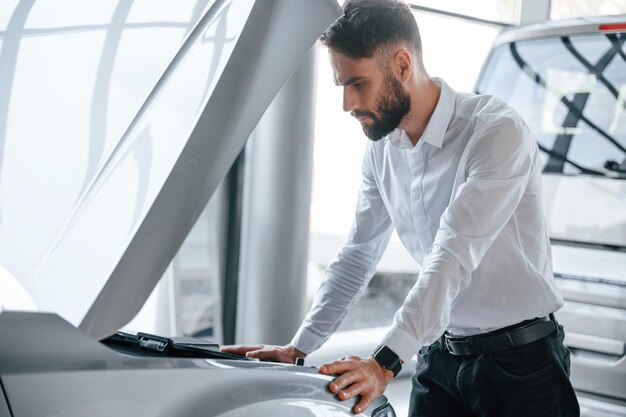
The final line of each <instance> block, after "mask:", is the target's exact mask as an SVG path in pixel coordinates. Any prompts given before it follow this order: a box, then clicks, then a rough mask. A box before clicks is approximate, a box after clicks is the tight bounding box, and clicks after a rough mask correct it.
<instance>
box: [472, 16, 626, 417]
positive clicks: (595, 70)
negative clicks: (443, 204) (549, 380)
mask: <svg viewBox="0 0 626 417" xmlns="http://www.w3.org/2000/svg"><path fill="white" fill-rule="evenodd" d="M625 44H626V16H612V17H604V18H585V19H576V20H567V21H550V22H546V23H540V24H533V25H529V26H525V27H519V28H513V29H507V30H505V31H503V32H502V33H501V34H500V35H499V36H498V38H497V39H496V41H495V44H494V46H493V49H492V51H491V53H490V55H489V57H488V59H487V60H486V62H485V64H484V66H483V69H482V71H481V75H480V77H479V79H478V81H477V84H476V92H477V93H480V94H492V95H495V96H498V97H500V98H501V99H503V100H505V101H506V102H508V103H509V104H511V105H512V106H513V107H514V108H515V109H517V111H518V112H519V113H520V114H521V115H522V117H523V118H524V120H525V121H526V122H527V124H528V125H529V127H530V129H531V130H532V132H533V133H534V135H535V137H536V139H537V142H538V145H539V149H540V151H541V155H542V158H543V162H544V168H543V173H544V175H543V178H544V181H543V187H544V206H545V213H546V218H547V221H548V226H549V231H550V237H551V241H552V248H553V249H552V250H553V258H554V275H555V277H556V280H557V283H558V286H559V288H560V290H561V292H562V294H563V296H564V298H565V300H566V304H565V306H564V308H563V309H562V310H561V311H559V312H558V313H557V318H558V320H559V321H560V322H561V323H562V324H563V325H564V326H565V330H566V334H567V336H566V341H565V342H566V344H567V345H568V347H569V349H570V351H571V361H572V368H571V379H572V383H573V384H574V387H575V389H576V391H577V392H578V395H579V399H580V404H581V413H582V415H583V416H626V356H625V355H626V46H625Z"/></svg>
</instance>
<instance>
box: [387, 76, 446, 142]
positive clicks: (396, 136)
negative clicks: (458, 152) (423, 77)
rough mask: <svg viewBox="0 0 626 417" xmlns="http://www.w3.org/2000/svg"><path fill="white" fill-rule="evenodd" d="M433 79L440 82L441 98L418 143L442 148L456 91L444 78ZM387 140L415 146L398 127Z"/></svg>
mask: <svg viewBox="0 0 626 417" xmlns="http://www.w3.org/2000/svg"><path fill="white" fill-rule="evenodd" d="M433 81H435V82H436V83H437V84H439V86H440V87H441V92H440V94H439V100H438V101H437V105H436V106H435V110H434V111H433V114H432V115H431V116H430V120H429V121H428V124H427V125H426V129H424V133H423V134H422V137H421V138H420V140H419V142H418V145H419V144H420V143H421V142H426V143H429V144H431V145H433V146H435V147H437V148H441V147H442V145H443V138H444V136H445V134H446V130H447V129H448V125H449V124H450V118H451V117H452V112H453V110H454V101H455V95H456V93H455V91H454V90H453V89H452V87H450V86H449V85H448V84H446V82H445V81H443V80H442V79H440V78H433ZM387 140H388V141H389V142H391V143H393V144H394V145H396V146H398V147H399V148H402V149H406V148H413V144H411V141H410V140H409V138H408V136H407V134H406V133H405V132H404V131H403V130H401V129H396V130H394V131H393V132H391V133H390V134H389V135H388V136H387Z"/></svg>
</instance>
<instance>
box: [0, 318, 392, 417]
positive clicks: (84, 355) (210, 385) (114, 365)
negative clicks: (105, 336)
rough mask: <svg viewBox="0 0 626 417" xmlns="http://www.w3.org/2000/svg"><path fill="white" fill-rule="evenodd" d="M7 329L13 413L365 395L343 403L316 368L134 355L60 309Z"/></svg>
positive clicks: (165, 412) (324, 402)
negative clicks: (58, 312) (102, 339)
mask: <svg viewBox="0 0 626 417" xmlns="http://www.w3.org/2000/svg"><path fill="white" fill-rule="evenodd" d="M0 329H2V332H3V335H4V336H6V335H9V336H8V337H2V338H0V357H2V358H3V360H2V362H1V363H0V378H1V380H2V385H3V387H4V391H5V392H6V395H7V397H8V398H9V401H10V406H11V411H12V416H13V417H20V416H24V417H32V416H66V417H72V416H77V417H78V416H85V415H92V416H109V415H119V416H136V415H140V414H146V415H153V416H179V417H185V416H197V415H206V416H215V417H217V416H224V417H225V416H229V417H234V416H243V415H250V414H253V415H258V416H270V415H272V414H271V411H272V410H274V414H273V415H282V416H308V415H310V416H316V415H320V414H319V413H329V414H330V415H336V416H349V415H354V414H353V413H352V411H351V407H353V406H354V405H355V401H356V400H350V401H345V402H344V401H340V400H339V399H338V398H337V397H336V396H335V395H334V394H332V393H331V392H330V391H328V388H327V385H328V383H329V382H330V381H331V380H332V377H331V376H327V375H322V374H320V373H319V372H318V370H317V369H316V368H312V367H303V366H296V365H288V364H278V363H269V362H257V361H249V360H241V361H237V360H223V359H220V360H216V359H198V358H193V359H191V358H169V357H150V356H145V357H144V356H140V355H129V354H124V353H120V352H117V351H115V350H112V349H110V348H108V347H106V346H104V345H103V344H101V343H99V342H98V341H96V340H94V339H93V338H91V337H90V336H88V335H86V334H84V333H83V332H82V331H81V330H79V329H77V328H75V327H74V326H72V325H71V324H69V323H68V322H66V321H65V320H63V319H62V318H60V317H59V316H57V315H55V314H45V313H30V312H9V311H5V312H3V313H0ZM146 354H147V355H148V353H146ZM33 398H37V401H33ZM384 404H386V399H385V398H384V397H381V398H379V399H378V400H376V401H375V402H374V403H373V404H372V406H371V407H370V408H369V410H368V412H367V415H371V414H370V413H371V412H372V411H373V410H374V409H376V408H377V407H380V406H383V405H384ZM0 410H1V408H0ZM0 415H2V414H1V411H0Z"/></svg>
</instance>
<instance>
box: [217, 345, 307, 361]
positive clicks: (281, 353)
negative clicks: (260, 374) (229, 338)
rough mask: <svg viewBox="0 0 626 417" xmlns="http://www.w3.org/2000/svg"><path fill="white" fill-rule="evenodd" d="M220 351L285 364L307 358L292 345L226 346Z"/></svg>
mask: <svg viewBox="0 0 626 417" xmlns="http://www.w3.org/2000/svg"><path fill="white" fill-rule="evenodd" d="M220 351H222V352H225V353H234V354H235V355H242V356H245V357H247V358H256V359H260V360H262V361H272V362H283V363H295V362H296V359H298V358H305V357H306V353H304V352H301V351H299V350H298V349H296V348H295V347H293V346H292V345H285V346H274V345H226V346H222V347H220Z"/></svg>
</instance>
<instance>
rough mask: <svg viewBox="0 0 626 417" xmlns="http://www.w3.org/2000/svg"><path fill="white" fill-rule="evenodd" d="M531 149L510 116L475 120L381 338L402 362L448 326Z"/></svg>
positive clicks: (510, 209)
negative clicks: (460, 172)
mask: <svg viewBox="0 0 626 417" xmlns="http://www.w3.org/2000/svg"><path fill="white" fill-rule="evenodd" d="M536 146H537V145H536V143H535V142H534V139H533V138H532V136H531V134H530V133H529V132H528V130H527V127H526V125H525V124H524V122H523V121H522V120H521V119H519V117H515V116H514V115H513V116H511V117H508V116H507V117H502V118H500V119H499V120H498V121H496V122H492V123H490V124H488V125H483V126H482V128H479V129H477V131H476V133H475V134H474V136H472V138H470V140H469V141H468V144H467V148H466V151H465V152H466V154H467V159H466V160H467V165H466V172H467V179H466V181H465V182H464V183H463V184H461V185H460V186H459V187H458V188H457V191H456V193H455V194H454V196H453V198H452V200H451V202H450V204H449V206H448V208H447V209H446V210H445V211H444V213H443V215H442V216H441V220H440V224H439V229H438V231H437V234H436V236H435V239H434V243H433V248H432V251H431V253H430V254H429V255H428V256H427V257H426V258H425V262H424V265H423V269H422V272H421V274H420V276H419V278H418V280H417V282H416V284H415V285H414V287H413V288H412V289H411V291H410V292H409V294H408V295H407V297H406V299H405V301H404V304H403V305H402V307H401V308H400V309H399V310H398V311H397V312H396V314H395V317H394V321H393V324H392V326H391V328H390V329H389V331H388V333H387V334H386V336H385V337H384V339H383V341H382V344H384V345H387V346H388V347H389V348H391V349H392V350H393V351H394V352H396V354H398V355H399V356H400V358H401V359H402V360H404V361H405V362H406V361H408V360H409V359H410V358H411V356H413V354H415V353H416V352H417V351H418V350H419V349H420V347H421V346H423V345H428V344H430V343H433V342H434V341H435V340H436V339H437V338H438V337H440V336H441V335H442V334H443V332H444V330H445V329H446V328H447V327H448V323H449V321H450V309H451V306H452V303H453V301H454V299H455V298H456V296H457V295H458V294H459V293H460V292H461V291H462V290H463V289H464V288H465V287H467V285H468V284H469V282H470V276H471V273H472V271H474V270H475V269H476V268H477V267H478V265H479V264H480V261H481V259H482V258H483V256H484V254H485V252H487V249H489V247H490V246H491V244H492V243H493V241H494V240H495V239H496V237H497V236H498V234H499V233H500V232H501V231H502V229H503V228H504V226H505V225H506V223H507V222H509V221H510V219H511V217H512V215H513V213H514V212H515V210H516V208H517V206H518V204H519V202H520V200H521V198H522V196H523V194H524V191H525V190H526V187H527V185H528V182H529V178H530V173H531V171H532V166H533V160H534V158H536V157H537V151H536Z"/></svg>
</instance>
